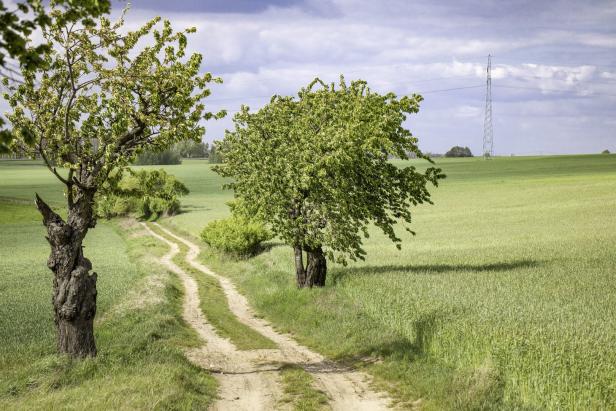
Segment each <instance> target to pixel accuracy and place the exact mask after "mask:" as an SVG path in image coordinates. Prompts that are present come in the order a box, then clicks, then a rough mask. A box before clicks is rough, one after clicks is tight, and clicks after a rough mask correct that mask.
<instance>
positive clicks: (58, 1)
mask: <svg viewBox="0 0 616 411" xmlns="http://www.w3.org/2000/svg"><path fill="white" fill-rule="evenodd" d="M51 3H52V5H54V6H55V7H58V8H60V7H61V8H62V10H63V13H62V15H61V16H59V17H58V18H60V19H62V20H63V21H65V22H66V23H69V22H77V21H80V20H81V21H82V22H84V23H85V24H92V20H91V18H92V17H97V16H100V15H101V14H105V13H108V12H109V9H110V2H109V0H52V1H51ZM9 7H10V8H7V6H6V5H5V4H4V1H2V0H0V79H3V78H15V77H17V78H20V77H21V68H24V69H26V70H34V69H36V68H38V67H40V66H41V65H42V64H43V63H44V62H45V54H46V53H48V52H49V51H50V50H51V45H50V44H49V43H48V42H42V43H40V44H37V45H33V44H32V43H31V41H30V38H31V37H32V36H31V34H32V32H33V31H35V30H36V29H44V28H45V27H47V26H48V25H49V24H50V23H51V18H50V16H49V13H48V10H46V9H45V7H44V6H43V2H41V1H40V0H25V1H20V2H17V3H16V4H14V5H11V6H9ZM7 56H8V57H10V58H13V59H15V60H16V61H17V64H18V66H17V67H11V66H10V65H9V64H7V60H6V58H7ZM4 124H5V122H4V119H3V118H2V117H0V154H1V153H7V152H8V151H9V143H10V140H11V138H12V133H11V132H10V131H9V130H6V129H3V127H4Z"/></svg>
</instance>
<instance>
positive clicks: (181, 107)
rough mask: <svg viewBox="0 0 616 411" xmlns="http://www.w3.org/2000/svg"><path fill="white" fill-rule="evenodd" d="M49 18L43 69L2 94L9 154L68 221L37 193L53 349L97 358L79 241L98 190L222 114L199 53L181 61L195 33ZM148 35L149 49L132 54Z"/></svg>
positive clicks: (92, 295)
mask: <svg viewBox="0 0 616 411" xmlns="http://www.w3.org/2000/svg"><path fill="white" fill-rule="evenodd" d="M50 17H51V19H52V23H51V24H50V25H49V27H48V28H47V29H46V30H45V31H44V37H45V40H46V41H47V42H48V43H50V44H53V50H52V51H51V52H50V53H49V54H48V55H46V56H45V64H44V66H43V69H42V71H41V72H37V71H36V70H30V69H25V70H24V73H23V78H24V80H23V84H19V85H11V86H10V87H9V90H10V91H9V93H7V95H6V96H5V97H6V98H7V99H8V100H9V104H10V106H11V108H12V112H11V113H10V114H9V116H8V119H9V120H10V122H11V123H12V125H13V127H14V130H16V136H15V139H14V140H13V142H12V145H13V147H16V148H19V149H21V150H23V151H25V152H28V153H30V154H31V155H34V154H36V153H38V154H39V155H40V156H41V157H42V159H43V160H44V162H45V164H46V165H47V167H48V168H49V170H50V172H51V173H53V175H55V176H56V177H57V178H58V180H60V181H61V182H62V183H63V184H64V185H65V187H66V199H67V207H68V210H67V211H68V218H67V219H66V220H64V219H63V218H62V217H60V215H59V214H57V213H56V212H55V211H53V210H52V209H51V208H50V207H49V206H48V205H47V204H46V203H45V202H44V201H43V199H41V198H40V197H39V196H38V195H36V205H37V207H38V209H39V211H40V212H41V214H42V216H43V223H44V225H45V226H46V228H47V238H48V241H49V244H50V246H51V255H50V256H49V259H48V262H47V264H48V266H49V268H50V269H51V270H52V271H53V273H54V280H53V308H54V316H55V323H56V327H57V333H58V338H57V344H58V351H59V352H61V353H66V354H69V355H71V356H73V357H83V356H93V355H95V354H96V346H95V341H94V333H93V319H94V316H95V313H96V273H92V274H90V270H91V268H92V265H91V263H90V261H89V260H88V259H87V258H85V257H84V254H83V247H82V243H83V239H84V237H85V236H86V234H87V233H88V230H89V229H91V228H94V227H95V225H96V214H95V210H94V198H95V195H96V193H97V191H98V190H99V189H100V188H101V187H102V186H103V184H104V183H105V181H106V180H107V179H108V178H109V176H110V173H112V172H113V171H114V170H116V169H118V168H122V167H124V166H126V165H127V164H128V163H129V162H130V161H131V160H132V159H133V158H134V157H135V155H136V154H138V153H139V152H140V151H142V150H144V149H145V148H148V149H149V148H156V149H164V148H165V147H169V146H171V145H172V144H174V143H176V142H177V141H179V140H181V139H188V138H193V139H194V138H197V136H201V135H203V133H204V128H203V127H202V126H201V125H200V124H199V122H200V120H201V119H203V118H206V119H208V118H211V117H213V116H216V117H219V116H221V115H223V114H224V113H218V114H217V115H214V114H212V113H209V112H206V110H205V107H204V105H203V103H202V100H203V99H204V98H205V97H206V96H208V95H209V94H210V90H209V89H208V84H209V83H210V82H211V81H219V80H218V79H213V78H212V75H211V74H209V73H207V74H200V73H199V70H200V66H201V60H202V57H201V55H199V54H192V55H191V56H189V57H188V56H186V54H185V53H186V45H187V38H186V33H190V32H193V31H194V29H188V30H186V31H183V32H174V31H173V30H172V28H171V24H170V23H169V22H168V21H164V22H163V23H162V27H161V25H160V24H159V22H160V18H155V19H153V20H151V21H149V22H148V23H147V24H145V25H144V26H143V27H141V28H139V29H138V30H136V31H129V32H127V33H122V34H121V30H122V26H123V24H124V16H122V18H120V20H119V21H117V22H115V23H112V22H110V21H109V20H108V19H107V18H101V19H100V21H99V22H98V24H96V25H74V24H72V23H67V22H66V20H64V19H62V18H61V17H62V13H61V11H59V10H53V11H52V12H51V13H50ZM148 37H151V39H152V40H151V43H152V44H150V45H149V46H147V47H143V48H142V49H136V48H135V46H136V45H137V44H144V42H145V41H150V40H145V39H146V38H148ZM5 83H8V82H6V81H5ZM56 166H57V167H62V168H64V169H65V170H64V171H63V170H58V169H56Z"/></svg>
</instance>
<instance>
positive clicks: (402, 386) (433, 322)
mask: <svg viewBox="0 0 616 411" xmlns="http://www.w3.org/2000/svg"><path fill="white" fill-rule="evenodd" d="M452 314H453V313H452V312H448V311H443V310H436V311H432V312H428V313H426V314H424V315H422V316H420V317H419V318H418V319H417V320H415V321H414V322H413V324H412V329H413V333H412V334H413V338H412V339H411V338H408V337H406V336H404V335H400V334H398V335H395V334H392V335H390V336H389V338H384V339H383V341H382V342H381V343H377V344H373V345H371V346H367V347H365V349H364V350H362V353H361V354H360V355H359V356H353V357H352V358H343V359H342V360H343V361H348V362H351V363H355V364H357V363H358V362H359V363H363V364H364V365H372V368H371V370H372V373H373V375H375V376H376V377H377V380H379V381H377V384H379V382H380V383H381V384H382V383H383V382H385V384H384V385H381V387H383V388H388V389H390V390H392V391H393V392H395V393H396V394H397V396H398V397H399V398H400V399H401V400H402V401H403V402H402V404H404V405H406V406H409V407H410V408H413V409H414V408H415V405H416V404H418V403H422V402H428V403H429V404H430V406H429V408H430V409H433V408H434V409H455V410H491V409H494V410H509V409H511V410H514V409H515V410H526V409H528V407H525V406H523V404H522V403H520V402H519V401H518V399H516V398H511V399H509V402H510V403H508V404H505V390H504V389H505V381H504V379H503V376H502V374H501V372H502V370H500V369H498V368H497V367H494V366H491V365H487V366H484V365H481V366H478V367H469V368H457V367H455V366H452V365H450V364H446V363H444V362H443V361H441V360H440V359H439V358H437V357H435V356H433V355H431V347H432V345H433V341H434V338H435V336H436V335H437V334H438V332H439V329H440V327H441V326H443V325H444V324H446V323H447V322H448V321H451V315H452ZM366 358H369V359H373V361H370V360H368V361H367V360H366ZM488 364H489V363H488ZM392 383H393V384H392Z"/></svg>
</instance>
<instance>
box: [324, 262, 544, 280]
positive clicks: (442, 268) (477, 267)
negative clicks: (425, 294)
mask: <svg viewBox="0 0 616 411" xmlns="http://www.w3.org/2000/svg"><path fill="white" fill-rule="evenodd" d="M540 265H541V262H540V261H536V260H515V261H507V262H499V263H487V264H420V265H395V264H391V265H381V266H364V267H350V268H340V269H333V270H331V278H332V282H333V284H337V283H338V282H339V281H342V280H344V279H345V278H346V277H349V276H353V275H376V274H384V273H392V272H393V273H412V274H444V273H449V272H485V271H512V270H516V269H519V268H535V267H539V266H540Z"/></svg>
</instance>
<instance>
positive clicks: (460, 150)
mask: <svg viewBox="0 0 616 411" xmlns="http://www.w3.org/2000/svg"><path fill="white" fill-rule="evenodd" d="M445 157H473V153H471V149H470V148H468V147H461V146H453V147H451V149H450V150H449V151H448V152H446V153H445Z"/></svg>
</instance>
